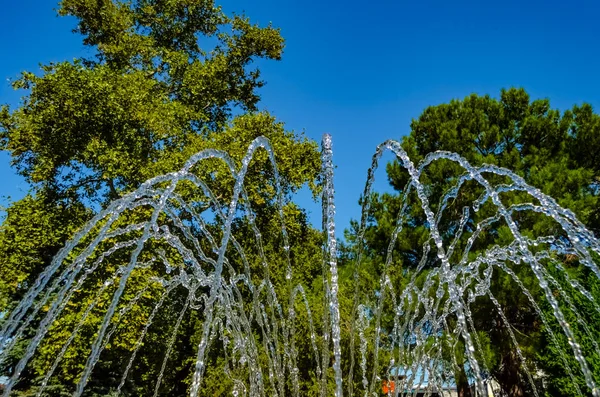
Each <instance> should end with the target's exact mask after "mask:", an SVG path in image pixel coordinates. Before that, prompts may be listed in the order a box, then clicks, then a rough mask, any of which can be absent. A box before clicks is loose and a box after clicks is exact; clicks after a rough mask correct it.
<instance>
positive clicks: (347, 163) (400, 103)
mask: <svg viewBox="0 0 600 397" xmlns="http://www.w3.org/2000/svg"><path fill="white" fill-rule="evenodd" d="M217 3H218V4H222V5H223V8H224V9H225V11H227V12H231V11H235V12H238V13H241V12H242V11H244V12H245V13H246V14H247V15H248V16H249V17H250V18H251V19H252V20H253V21H256V22H259V23H261V24H267V23H269V22H272V23H273V25H274V26H277V27H280V28H281V31H282V35H283V37H284V38H285V39H286V49H285V53H284V57H283V60H282V61H281V62H261V63H260V64H259V66H260V67H261V70H262V72H263V78H264V79H265V80H266V81H267V85H266V86H265V87H264V88H263V89H262V90H261V91H260V93H261V95H262V104H261V107H262V108H263V109H267V110H268V111H270V112H271V113H272V114H274V115H275V116H276V117H277V118H278V119H280V120H281V121H283V122H285V123H286V125H287V127H288V128H289V129H294V130H296V131H303V130H304V131H305V132H306V134H307V135H308V136H309V137H310V138H312V139H315V140H320V137H321V135H322V134H323V133H325V132H328V133H331V134H332V135H333V139H334V162H335V163H336V165H337V169H336V178H335V187H336V200H337V208H338V214H337V218H336V219H337V223H338V229H341V228H344V227H347V226H348V223H349V220H350V218H358V217H359V207H358V204H357V200H358V197H359V195H360V193H361V192H362V190H363V187H364V180H365V176H366V171H367V167H368V166H369V164H370V157H371V155H372V153H373V151H374V149H375V147H376V145H377V144H379V143H380V142H383V141H384V140H386V139H389V138H394V139H401V138H402V136H404V135H405V134H407V133H409V131H410V122H411V119H413V118H416V117H418V116H419V114H420V113H421V112H422V111H423V109H424V108H425V107H426V106H428V105H435V104H439V103H444V102H447V101H449V100H450V99H453V98H463V97H465V96H466V95H469V94H470V93H473V92H475V93H478V94H491V95H493V96H498V94H499V92H500V89H501V88H503V87H511V86H517V87H524V88H525V89H526V90H527V91H528V92H529V93H530V95H531V96H532V97H533V98H549V99H550V100H551V103H552V105H553V107H556V108H559V109H566V108H569V107H571V106H572V105H573V104H576V103H577V104H580V103H582V102H588V103H591V104H592V105H593V106H594V108H595V109H596V110H597V111H598V110H599V109H600V74H599V71H600V52H599V51H598V50H599V43H600V23H598V21H597V16H598V15H599V14H600V3H598V2H595V1H561V2H559V1H550V0H549V1H525V0H523V1H502V2H488V1H460V0H456V1H452V2H450V1H419V2H406V1H391V0H389V1H388V0H382V1H377V2H375V1H371V2H365V1H337V0H336V1H323V0H320V1H318V0H305V1H296V0H294V1H281V0H279V1H275V0H254V1H246V2H244V1H239V0H225V1H221V2H217ZM55 7H56V3H55V2H54V1H47V0H44V1H40V0H36V1H34V0H22V1H19V2H7V4H5V5H3V13H2V15H1V16H0V37H1V39H0V57H1V58H0V59H1V62H0V103H10V104H13V105H15V104H17V103H18V101H19V96H20V95H22V94H20V93H15V92H13V91H12V90H11V88H10V87H9V83H8V81H7V78H15V77H17V76H18V74H19V73H20V72H21V71H23V70H30V71H34V72H36V71H39V68H38V65H39V64H40V63H48V62H50V61H63V60H72V59H73V58H74V57H78V56H81V55H86V54H89V50H86V49H85V48H84V47H83V45H82V44H81V41H80V37H79V36H77V35H75V34H72V33H71V32H70V31H71V29H72V28H73V27H74V24H75V22H74V20H73V19H68V18H59V17H56V16H55V11H54V10H53V9H54V8H55ZM8 161H9V157H8V155H7V154H6V153H0V181H1V182H0V195H3V196H11V197H12V198H13V199H18V198H20V197H22V195H23V194H24V193H25V192H26V191H27V185H26V184H25V182H23V181H22V180H21V179H20V178H18V177H16V176H15V175H14V172H13V170H12V169H11V168H10V167H9V165H8ZM381 171H382V172H379V173H378V174H377V178H378V180H379V183H378V185H377V186H378V187H379V188H380V189H383V188H384V186H385V173H384V172H383V169H382V170H381ZM299 200H300V201H301V203H303V204H305V205H306V206H307V207H309V210H310V211H311V213H312V217H311V219H312V220H313V222H315V223H316V224H318V223H319V222H320V210H319V208H318V206H317V205H315V204H310V202H309V200H308V199H307V195H306V194H302V195H300V198H299ZM6 202H7V201H6V200H2V204H4V205H6Z"/></svg>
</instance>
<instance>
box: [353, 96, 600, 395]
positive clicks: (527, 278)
mask: <svg viewBox="0 0 600 397" xmlns="http://www.w3.org/2000/svg"><path fill="white" fill-rule="evenodd" d="M402 147H403V148H404V149H405V150H406V152H407V153H408V154H409V156H410V158H411V159H412V160H413V161H414V163H415V164H418V163H419V161H421V160H422V159H424V158H425V156H426V155H427V154H428V153H431V152H434V151H438V150H445V151H451V152H456V153H458V154H460V155H461V156H463V157H464V158H465V159H466V160H467V161H469V162H470V163H471V164H472V165H474V166H479V165H482V164H493V165H498V166H501V167H505V168H508V169H510V170H513V171H515V172H516V173H517V174H518V175H519V176H521V177H523V178H524V179H525V181H526V182H527V183H529V184H531V185H532V186H535V187H537V188H539V189H541V190H542V192H543V193H545V194H548V195H549V196H551V197H554V198H555V199H556V200H557V202H558V203H559V204H560V205H561V206H563V207H565V208H569V209H571V210H572V211H573V212H574V213H575V214H576V216H577V217H578V219H579V220H581V221H582V222H583V223H584V224H585V225H586V226H587V227H588V228H589V229H590V230H592V231H593V232H594V233H595V235H596V236H598V235H599V233H600V161H598V160H599V158H598V153H599V151H600V116H598V115H597V114H595V113H594V112H593V110H592V107H591V106H590V105H587V104H583V105H581V106H574V107H573V108H572V109H570V110H567V111H565V112H563V113H562V114H561V113H560V112H559V111H558V110H554V109H552V108H551V107H550V103H549V101H548V100H546V99H542V100H533V101H531V100H530V98H529V96H528V94H527V93H526V92H525V91H524V90H523V89H509V90H503V91H502V92H501V95H500V98H499V99H496V98H493V97H490V96H478V95H474V94H473V95H471V96H469V97H466V98H465V99H464V100H453V101H451V102H450V103H448V104H442V105H438V106H431V107H429V108H427V109H425V111H424V112H423V114H422V115H420V116H419V118H418V119H415V120H413V122H412V125H411V133H410V135H409V136H407V137H405V139H404V140H403V141H402ZM463 172H464V169H462V168H461V167H458V166H457V165H456V164H454V163H452V162H450V161H438V162H435V163H432V164H431V165H430V166H428V167H427V168H426V169H425V171H424V173H423V175H422V179H423V181H424V182H425V183H427V189H428V190H427V195H428V197H429V200H430V204H431V205H432V206H433V207H432V208H433V210H434V211H436V210H438V209H439V204H438V201H439V200H440V199H441V197H442V195H443V194H444V192H447V191H448V190H449V189H450V188H451V187H452V186H454V184H455V183H456V181H457V180H458V178H459V177H460V176H461V174H462V173H463ZM387 175H388V180H389V182H390V184H391V186H392V187H393V189H394V190H395V191H396V192H397V194H391V193H383V194H377V193H374V194H372V196H371V197H370V199H371V209H370V212H369V217H368V219H367V229H366V232H365V244H366V248H365V250H366V251H365V253H364V261H365V263H366V264H367V265H364V266H362V270H361V271H362V272H363V276H362V277H361V279H362V280H365V281H364V283H365V286H364V287H363V288H364V290H365V291H369V290H372V289H373V288H377V285H378V282H379V277H381V273H382V271H383V270H382V266H381V264H382V263H384V262H385V258H386V253H387V250H388V244H389V241H390V236H391V235H392V233H393V231H394V229H395V228H396V220H397V219H398V214H399V212H400V209H401V208H402V204H403V201H402V200H401V196H402V194H403V193H404V190H405V189H406V188H407V186H408V185H407V182H408V180H409V175H408V172H406V170H405V169H404V167H403V166H402V165H401V164H400V162H398V161H394V162H392V163H390V164H388V165H387ZM489 180H490V181H492V182H493V183H497V184H498V183H507V182H506V180H505V179H503V178H501V177H495V178H494V176H493V175H489ZM494 180H495V182H494ZM481 194H482V190H481V186H478V185H477V184H475V183H472V184H469V183H466V184H465V185H464V186H463V187H462V188H461V189H460V191H459V194H458V196H457V197H455V198H454V199H452V200H451V202H450V203H448V207H447V208H446V209H445V214H446V215H445V216H444V217H443V218H442V219H441V221H440V224H439V227H440V230H441V233H442V238H443V240H444V243H445V244H448V245H450V243H451V242H452V240H453V239H454V237H455V235H456V231H457V230H458V228H459V224H460V219H461V214H463V212H464V208H465V206H467V208H471V207H470V206H472V205H473V203H474V202H475V200H476V199H477V198H478V197H480V196H481ZM402 197H404V196H402ZM523 197H524V196H523V195H522V194H521V195H520V194H517V193H515V194H506V195H505V196H504V199H503V200H504V201H505V202H506V203H508V204H511V203H513V204H514V203H519V202H523ZM363 201H364V198H363ZM490 214H492V212H489V211H488V209H486V208H485V207H484V208H481V209H480V210H479V212H476V211H473V210H472V209H471V211H470V212H469V217H468V218H467V219H466V224H465V227H464V229H465V232H464V234H463V235H462V238H461V239H460V240H458V241H456V242H455V243H454V244H455V245H456V247H457V248H456V251H460V250H461V249H462V248H463V247H464V246H465V243H466V240H467V238H468V237H469V236H470V235H471V234H472V233H473V231H474V229H475V226H476V225H477V223H478V222H479V221H481V220H482V219H485V218H486V217H487V216H490ZM516 216H517V218H516V221H517V223H518V225H519V228H520V229H521V230H522V231H523V233H525V234H526V235H528V236H530V237H533V238H535V237H537V236H540V235H542V234H544V235H555V236H557V238H560V236H561V235H562V232H561V230H560V228H559V227H558V225H557V224H556V223H553V222H552V220H549V219H547V218H546V217H541V216H533V215H531V214H529V215H526V214H521V215H516ZM404 224H405V225H407V227H404V228H403V229H402V231H401V232H400V234H399V236H398V241H397V242H396V244H395V246H394V247H393V249H394V251H393V254H394V255H393V264H392V266H391V268H390V270H389V272H390V274H389V276H390V278H391V280H392V281H393V283H394V285H395V286H396V288H397V290H399V291H401V290H402V286H403V285H405V283H406V279H407V276H406V274H407V272H408V274H410V272H411V271H414V270H415V269H416V268H417V267H418V266H419V264H420V263H421V262H420V261H421V259H422V256H423V254H422V252H421V249H422V247H423V244H424V243H425V242H426V241H427V239H429V238H430V236H429V224H428V222H427V220H426V219H425V215H424V214H423V211H422V209H421V202H420V201H419V200H417V199H416V198H415V197H412V198H411V197H409V198H408V209H407V210H406V216H405V219H404ZM358 229H359V225H358V222H355V224H354V227H353V230H352V231H351V233H349V235H348V238H349V241H350V242H351V244H350V248H351V247H352V246H355V245H356V244H358V241H356V237H357V233H358ZM512 239H513V237H512V235H511V233H510V231H509V230H508V228H507V226H506V224H502V223H498V224H496V225H495V226H494V228H492V229H491V230H489V231H487V232H486V233H484V234H482V235H481V237H480V238H479V239H478V240H477V242H476V244H475V245H474V246H473V247H472V248H471V253H470V254H469V255H470V257H471V258H473V257H475V256H476V255H477V254H479V253H483V252H484V251H485V250H486V249H489V248H490V247H492V246H493V245H494V244H501V245H502V244H508V243H510V242H511V241H512ZM349 252H352V250H351V249H350V250H349ZM461 254H462V252H461ZM453 258H455V259H456V258H458V259H459V257H457V256H456V254H455V256H454V257H453ZM351 259H352V258H351ZM426 259H427V258H426ZM436 259H437V258H435V257H433V259H428V260H426V262H425V265H424V267H422V269H423V270H422V273H423V274H426V273H427V272H428V269H431V267H432V266H437V264H436ZM458 259H456V260H458ZM554 259H555V263H554V264H552V263H547V264H546V266H547V269H546V270H547V271H548V273H549V274H551V275H553V277H554V279H555V280H556V281H557V283H558V284H556V285H554V284H553V286H552V288H553V291H554V294H556V296H559V290H558V288H559V287H561V288H562V289H564V290H565V292H566V294H567V295H569V296H571V302H574V306H573V307H575V308H577V310H578V313H585V320H584V321H587V322H589V324H588V328H589V329H588V330H583V329H581V324H577V327H579V329H578V330H579V331H580V332H581V334H580V335H581V338H582V339H581V344H582V345H583V346H585V348H586V352H587V353H586V354H587V357H586V359H587V363H588V365H589V367H590V369H591V371H592V372H593V373H594V376H595V379H596V382H597V381H598V380H599V379H600V367H599V366H598V363H599V362H600V357H598V354H597V351H596V350H594V348H593V347H592V346H593V345H594V344H595V343H597V341H598V339H599V338H600V334H599V333H598V330H599V329H600V322H599V321H600V317H598V313H597V312H596V310H595V309H594V305H593V303H592V302H590V301H589V300H588V299H586V298H584V297H583V296H582V295H581V294H578V293H577V292H578V291H576V290H574V289H573V288H572V287H571V285H570V284H569V283H568V282H567V281H566V280H565V278H564V277H563V274H564V273H563V272H564V271H566V272H567V274H568V275H569V276H570V278H571V279H572V280H577V281H578V282H579V283H580V284H579V285H582V286H584V287H585V288H586V290H588V291H592V294H593V295H594V296H595V297H596V299H598V296H599V295H598V291H599V290H598V280H597V278H596V276H595V275H590V271H589V269H587V268H585V266H583V265H581V264H580V263H579V262H578V261H577V260H574V259H573V258H572V257H569V255H563V256H559V257H557V258H554ZM596 259H597V258H596ZM421 264H422V263H421ZM557 264H558V266H557ZM510 268H511V269H512V270H513V271H514V273H515V274H516V275H517V277H518V278H519V279H520V280H521V281H522V282H523V285H524V287H525V288H526V289H527V290H529V291H531V294H532V296H533V297H534V299H535V301H538V302H540V307H541V310H542V311H543V312H544V313H545V315H546V316H545V317H546V318H548V319H550V320H548V322H547V323H546V324H544V323H543V322H542V321H541V319H540V316H539V315H538V314H537V312H536V310H535V305H534V303H535V302H533V303H532V301H531V300H530V299H529V297H528V296H527V295H526V294H524V293H522V290H521V287H520V286H519V285H518V284H516V282H515V280H514V279H513V278H512V277H511V276H509V275H508V274H506V273H503V272H502V271H497V272H496V271H494V273H493V277H492V282H491V293H492V294H493V296H494V297H495V298H496V300H497V302H498V303H499V306H500V307H501V308H503V309H502V311H503V314H504V315H505V316H506V318H507V319H508V323H509V324H510V328H511V329H510V330H509V329H507V325H506V323H505V322H504V321H503V320H502V318H501V316H502V315H501V313H500V312H499V311H498V310H497V308H496V306H495V305H493V304H492V302H490V300H489V299H487V300H486V299H485V298H479V299H477V300H476V303H475V304H473V305H472V307H471V311H472V313H471V314H472V318H473V322H474V324H473V325H474V329H476V330H477V331H478V333H480V334H481V337H480V339H481V340H482V341H483V342H481V343H482V345H483V346H482V350H483V351H484V352H485V354H483V355H482V356H481V359H482V361H483V362H484V363H485V364H486V366H487V367H488V370H489V377H490V378H491V379H494V380H495V381H497V382H498V383H499V384H500V386H501V387H502V389H503V391H504V392H505V393H507V394H508V395H511V396H522V395H531V394H532V393H533V391H532V389H531V385H530V382H529V381H528V379H527V376H526V374H525V372H524V369H523V368H524V364H527V366H528V367H529V368H536V370H535V371H533V370H532V372H533V378H534V382H535V383H536V384H537V387H538V389H539V390H543V391H544V392H545V393H546V394H547V395H577V394H578V391H577V387H579V389H580V390H586V387H585V383H584V382H583V376H582V375H581V374H580V373H578V372H579V370H578V365H577V363H576V362H575V361H574V359H573V358H572V353H571V351H570V347H569V343H568V341H567V338H566V337H564V335H563V334H562V331H561V329H560V328H559V327H558V323H557V322H556V320H555V319H554V315H553V313H552V310H551V308H550V305H549V304H548V302H547V301H546V299H545V298H544V296H543V293H542V292H541V290H540V288H539V285H538V280H537V279H536V277H535V276H534V274H533V273H532V272H531V270H530V269H529V267H528V266H525V265H520V266H519V265H518V264H512V265H511V266H510ZM559 268H566V270H559ZM367 280H370V284H368V283H369V281H367ZM464 299H465V301H466V299H467V297H466V296H465V297H464ZM567 306H568V305H567V304H563V305H562V306H561V309H562V310H564V311H565V313H567V314H566V315H567V317H568V322H569V323H571V324H575V323H577V322H578V320H579V319H578V316H577V315H575V314H574V313H571V312H570V311H569V309H568V308H567ZM511 331H514V332H512V334H513V335H515V338H516V339H517V342H518V345H519V347H520V349H521V352H522V353H523V356H524V360H525V361H526V362H525V363H524V362H523V360H521V359H520V358H519V357H518V354H517V350H516V347H515V344H514V343H513V342H512V339H511ZM550 331H554V334H556V335H559V336H558V339H559V342H558V345H557V344H556V343H554V341H553V339H552V338H551V334H550ZM561 351H563V352H566V356H568V359H567V361H568V362H569V365H570V366H571V368H575V370H574V372H575V381H576V383H577V384H576V385H575V384H574V383H573V380H572V379H571V377H570V375H569V374H568V370H567V369H566V366H565V361H563V360H562V356H563V355H565V354H564V353H563V354H561V353H560V352H561ZM459 362H462V363H464V362H465V358H464V357H460V358H459ZM456 379H457V381H458V383H459V387H460V386H461V385H460V383H461V381H460V379H463V380H464V381H465V382H466V375H464V374H463V375H461V374H458V373H457V374H456ZM466 385H467V383H465V385H464V388H463V393H464V394H466V393H468V391H467V390H466V387H467V386H466Z"/></svg>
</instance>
